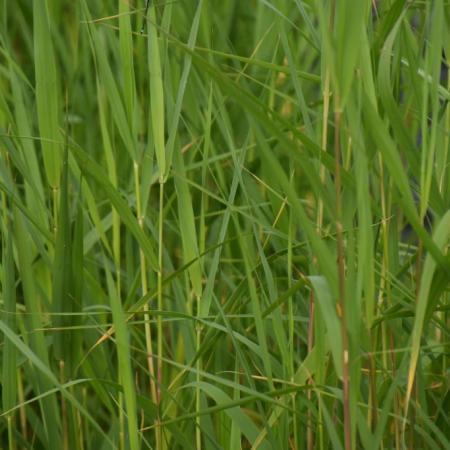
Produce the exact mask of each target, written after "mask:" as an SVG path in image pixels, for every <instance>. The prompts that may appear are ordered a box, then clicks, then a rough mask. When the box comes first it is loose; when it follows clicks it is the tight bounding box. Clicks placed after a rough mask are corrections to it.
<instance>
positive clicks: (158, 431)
mask: <svg viewBox="0 0 450 450" xmlns="http://www.w3.org/2000/svg"><path fill="white" fill-rule="evenodd" d="M163 230H164V179H163V177H162V176H161V178H160V182H159V225H158V280H157V282H158V300H157V301H158V311H159V314H158V317H157V319H156V328H157V350H158V360H157V371H156V373H157V390H156V392H157V395H156V399H157V406H158V424H157V426H156V430H155V431H156V448H157V449H161V448H162V436H163V429H162V426H161V422H160V421H161V415H160V414H161V400H162V398H161V390H162V389H161V388H162V381H163V380H162V379H163V359H162V358H163V356H164V355H163V338H164V336H163V331H164V330H163V323H162V315H161V312H162V309H163V284H162V281H163V237H164V236H163Z"/></svg>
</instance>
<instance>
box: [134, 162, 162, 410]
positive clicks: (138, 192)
mask: <svg viewBox="0 0 450 450" xmlns="http://www.w3.org/2000/svg"><path fill="white" fill-rule="evenodd" d="M139 180H140V179H139V166H138V164H137V163H136V162H135V163H134V183H135V185H134V191H135V195H136V213H137V219H138V223H139V227H140V228H141V230H143V229H144V214H143V211H142V204H141V189H140V181H139ZM139 263H140V266H141V289H142V295H143V296H144V295H146V294H147V293H148V280H147V263H146V261H145V255H144V252H143V251H142V249H140V250H139ZM143 309H144V330H145V347H146V353H147V366H148V371H149V374H150V380H149V386H150V395H151V398H152V400H153V402H154V403H155V404H156V402H157V400H156V384H155V379H156V378H155V368H154V363H153V350H152V348H153V347H152V331H151V327H150V314H149V307H148V303H146V304H145V305H144V307H143Z"/></svg>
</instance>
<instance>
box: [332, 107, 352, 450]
mask: <svg viewBox="0 0 450 450" xmlns="http://www.w3.org/2000/svg"><path fill="white" fill-rule="evenodd" d="M334 121H335V135H334V158H335V189H336V239H337V258H338V281H339V298H338V307H339V311H338V312H339V315H340V318H341V336H342V388H343V400H344V439H345V450H351V448H352V437H351V417H350V389H349V388H350V386H349V377H350V373H349V349H348V335H347V321H346V314H345V251H344V236H343V226H342V197H341V188H342V184H341V144H340V131H341V110H340V105H339V99H338V98H337V99H336V105H335V111H334Z"/></svg>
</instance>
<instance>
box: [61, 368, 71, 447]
mask: <svg viewBox="0 0 450 450" xmlns="http://www.w3.org/2000/svg"><path fill="white" fill-rule="evenodd" d="M59 377H60V381H61V384H64V383H65V376H64V360H60V361H59ZM61 416H62V426H63V448H64V450H68V449H69V428H68V423H67V405H66V400H65V398H64V395H62V394H61Z"/></svg>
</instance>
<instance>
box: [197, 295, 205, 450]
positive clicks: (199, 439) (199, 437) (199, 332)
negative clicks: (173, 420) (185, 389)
mask: <svg viewBox="0 0 450 450" xmlns="http://www.w3.org/2000/svg"><path fill="white" fill-rule="evenodd" d="M197 317H200V296H197ZM202 328H203V327H202V325H201V323H200V322H199V321H197V323H196V352H197V362H196V381H197V387H196V388H195V412H196V414H197V416H196V419H195V424H196V428H195V448H196V450H201V448H202V430H201V427H200V426H201V418H200V411H201V391H200V381H201V377H200V372H201V370H202V358H201V357H200V356H199V353H200V346H201V339H202Z"/></svg>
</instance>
